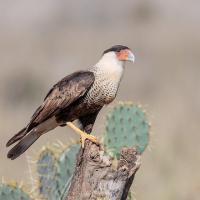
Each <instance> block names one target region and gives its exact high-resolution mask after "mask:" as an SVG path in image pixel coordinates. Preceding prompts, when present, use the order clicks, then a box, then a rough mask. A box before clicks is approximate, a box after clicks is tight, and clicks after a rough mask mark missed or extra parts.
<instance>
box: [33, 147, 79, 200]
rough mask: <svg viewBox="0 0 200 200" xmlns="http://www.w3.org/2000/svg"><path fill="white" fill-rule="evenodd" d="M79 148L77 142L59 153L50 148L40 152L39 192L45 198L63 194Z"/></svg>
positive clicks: (50, 198) (54, 197)
mask: <svg viewBox="0 0 200 200" xmlns="http://www.w3.org/2000/svg"><path fill="white" fill-rule="evenodd" d="M79 148H80V145H78V144H73V145H70V146H68V147H67V148H65V149H64V151H63V152H62V153H61V154H59V155H56V153H54V151H53V150H51V149H45V150H43V151H42V152H41V154H40V156H39V159H38V162H37V171H38V174H39V192H40V194H42V196H44V197H45V198H46V199H48V200H55V199H61V197H62V196H63V193H64V192H65V190H66V187H67V185H69V183H70V178H71V176H72V174H73V172H74V166H75V161H76V154H77V152H78V150H79Z"/></svg>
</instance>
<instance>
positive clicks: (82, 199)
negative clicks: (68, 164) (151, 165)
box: [65, 141, 140, 200]
mask: <svg viewBox="0 0 200 200" xmlns="http://www.w3.org/2000/svg"><path fill="white" fill-rule="evenodd" d="M139 167H140V155H139V154H138V153H137V152H136V150H135V149H134V148H122V150H121V155H120V159H119V160H118V161H117V164H116V162H115V164H114V163H113V162H112V159H111V158H110V157H109V156H108V155H105V152H104V151H103V149H102V147H101V146H97V145H96V144H94V143H92V142H90V141H86V143H85V148H84V149H81V150H80V151H79V153H78V155H77V163H76V168H75V172H74V175H73V178H72V181H71V185H70V188H69V191H68V193H67V195H66V197H65V200H125V199H126V198H127V195H128V191H129V189H130V186H131V184H132V182H133V179H134V176H135V173H136V172H137V170H138V169H139Z"/></svg>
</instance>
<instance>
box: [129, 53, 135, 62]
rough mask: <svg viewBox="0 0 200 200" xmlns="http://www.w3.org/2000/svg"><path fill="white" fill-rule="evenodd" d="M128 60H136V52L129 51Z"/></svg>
mask: <svg viewBox="0 0 200 200" xmlns="http://www.w3.org/2000/svg"><path fill="white" fill-rule="evenodd" d="M128 60H129V61H130V62H132V63H134V62H135V56H134V54H133V53H132V52H129V54H128Z"/></svg>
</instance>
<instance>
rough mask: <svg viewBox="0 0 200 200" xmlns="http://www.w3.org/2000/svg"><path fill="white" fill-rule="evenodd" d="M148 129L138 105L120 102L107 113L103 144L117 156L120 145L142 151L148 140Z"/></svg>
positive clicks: (145, 119) (143, 113)
mask: <svg viewBox="0 0 200 200" xmlns="http://www.w3.org/2000/svg"><path fill="white" fill-rule="evenodd" d="M149 129H150V126H149V123H148V121H147V118H146V115H145V112H144V111H143V109H142V108H141V107H140V106H138V105H134V104H132V103H121V104H119V105H117V106H115V107H114V108H113V110H111V111H110V113H109V114H108V115H107V118H106V130H105V135H104V144H105V146H106V147H107V150H108V152H109V153H110V154H111V155H113V156H118V155H119V153H120V149H121V148H122V147H135V148H137V150H138V152H139V153H142V152H143V151H144V150H145V148H146V147H147V145H148V142H149Z"/></svg>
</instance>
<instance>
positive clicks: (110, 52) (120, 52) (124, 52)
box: [103, 45, 135, 62]
mask: <svg viewBox="0 0 200 200" xmlns="http://www.w3.org/2000/svg"><path fill="white" fill-rule="evenodd" d="M103 56H105V57H110V58H114V59H117V60H118V61H120V62H125V61H130V62H134V61H135V56H134V54H133V53H132V51H131V50H130V49H129V48H128V47H126V46H123V45H115V46H112V47H111V48H109V49H107V50H105V51H104V52H103Z"/></svg>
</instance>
